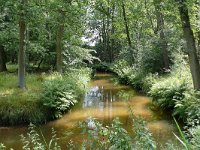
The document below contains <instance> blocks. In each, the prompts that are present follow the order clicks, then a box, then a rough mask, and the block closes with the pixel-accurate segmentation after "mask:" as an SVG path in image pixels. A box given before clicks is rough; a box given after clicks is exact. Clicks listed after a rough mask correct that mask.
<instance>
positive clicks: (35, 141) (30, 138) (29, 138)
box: [21, 124, 61, 150]
mask: <svg viewBox="0 0 200 150" xmlns="http://www.w3.org/2000/svg"><path fill="white" fill-rule="evenodd" d="M21 141H22V143H23V147H22V149H23V150H30V149H33V150H45V149H49V150H50V149H54V150H61V148H60V146H59V145H58V138H57V135H56V132H55V130H54V129H52V137H51V140H50V141H49V142H47V141H46V139H45V138H44V137H43V134H42V132H40V134H39V132H38V131H37V130H36V126H35V125H33V124H30V125H29V132H28V133H27V135H21Z"/></svg>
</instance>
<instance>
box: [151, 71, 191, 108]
mask: <svg viewBox="0 0 200 150" xmlns="http://www.w3.org/2000/svg"><path fill="white" fill-rule="evenodd" d="M186 90H188V82H187V81H186V80H185V78H181V77H180V75H179V74H177V75H169V76H167V77H163V78H160V79H159V80H158V81H157V82H156V83H155V84H153V86H152V87H151V89H150V91H149V94H150V95H151V96H152V97H153V101H154V102H155V103H156V104H157V105H158V106H160V107H162V108H163V109H174V106H175V102H176V101H180V100H182V99H183V98H184V94H183V93H184V92H185V91H186Z"/></svg>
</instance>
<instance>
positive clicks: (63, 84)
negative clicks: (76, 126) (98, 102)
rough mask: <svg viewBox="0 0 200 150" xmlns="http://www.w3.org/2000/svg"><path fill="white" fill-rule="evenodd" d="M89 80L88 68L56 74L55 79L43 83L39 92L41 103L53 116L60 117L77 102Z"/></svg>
mask: <svg viewBox="0 0 200 150" xmlns="http://www.w3.org/2000/svg"><path fill="white" fill-rule="evenodd" d="M89 80H90V70H89V69H85V70H84V69H79V70H71V71H70V72H68V73H65V75H64V76H60V75H57V77H56V78H55V79H53V80H49V81H46V82H45V83H44V84H43V92H42V94H41V99H42V102H43V105H44V106H46V107H47V109H49V110H50V112H51V113H52V114H51V116H52V117H53V118H60V117H61V116H62V114H63V113H64V112H66V111H67V110H69V109H70V108H71V106H73V105H75V104H76V103H77V102H78V98H79V97H80V96H81V95H82V94H84V92H85V89H86V85H87V83H88V81H89Z"/></svg>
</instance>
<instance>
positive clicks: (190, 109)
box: [111, 61, 200, 148]
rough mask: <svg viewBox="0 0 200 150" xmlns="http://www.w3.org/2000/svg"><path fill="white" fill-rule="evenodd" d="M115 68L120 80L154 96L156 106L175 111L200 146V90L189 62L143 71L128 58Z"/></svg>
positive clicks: (193, 140) (187, 134)
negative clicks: (160, 71) (194, 83)
mask: <svg viewBox="0 0 200 150" xmlns="http://www.w3.org/2000/svg"><path fill="white" fill-rule="evenodd" d="M111 69H112V70H113V72H115V73H116V74H117V75H118V77H119V81H120V82H122V83H125V84H129V85H132V86H133V87H134V88H135V89H136V90H140V91H142V92H143V93H146V94H147V95H149V96H151V97H152V99H153V103H154V105H155V106H157V107H160V108H162V109H163V110H167V111H171V112H172V115H174V116H176V117H177V118H178V119H181V120H183V121H184V122H185V126H186V128H187V130H186V137H187V138H188V139H190V142H191V144H192V145H191V147H193V146H194V147H195V148H197V147H198V141H197V139H198V138H199V137H200V128H199V127H200V121H199V120H200V109H199V108H200V92H199V91H195V90H193V86H192V77H191V74H190V70H189V67H188V66H187V65H182V66H174V68H172V69H171V70H170V71H169V72H168V73H165V74H161V75H159V74H151V73H145V72H141V71H140V70H137V69H136V68H134V67H132V66H130V65H128V64H127V63H126V61H118V62H115V63H114V64H113V65H112V66H111ZM198 148H199V147H198Z"/></svg>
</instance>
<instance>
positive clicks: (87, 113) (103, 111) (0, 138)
mask: <svg viewBox="0 0 200 150" xmlns="http://www.w3.org/2000/svg"><path fill="white" fill-rule="evenodd" d="M111 79H112V76H111V75H110V74H105V73H103V74H101V73H99V74H97V75H96V78H95V80H92V81H91V88H90V90H89V91H88V93H87V94H86V95H85V97H84V98H83V100H82V101H81V102H80V103H79V104H78V105H77V106H76V107H74V108H73V109H72V110H71V111H70V112H69V113H67V114H66V115H64V116H63V117H62V118H61V119H58V120H56V121H52V122H49V123H48V124H46V125H43V126H41V127H37V129H38V131H39V132H40V131H41V133H42V134H43V135H44V137H45V138H47V141H48V140H49V139H50V138H51V130H52V128H54V129H55V130H56V131H57V136H58V137H59V138H60V139H59V144H61V145H62V147H66V144H67V143H68V142H69V141H70V139H72V141H74V142H75V143H77V142H81V141H82V140H83V136H82V135H81V134H80V132H81V131H80V129H79V128H78V126H77V123H78V122H79V121H84V120H87V119H88V118H90V117H94V118H97V119H98V120H101V121H103V122H104V123H105V124H108V125H109V123H110V122H111V121H112V120H113V118H115V117H119V118H120V120H121V122H122V123H123V127H124V128H125V129H126V130H127V131H128V132H131V131H132V126H131V121H130V119H129V117H128V116H129V112H128V106H127V105H128V104H127V102H126V101H125V100H124V99H122V98H120V96H119V93H121V94H123V95H124V94H128V95H132V96H131V97H130V98H129V104H130V105H131V107H132V109H133V110H134V114H135V115H139V116H141V117H143V118H144V120H146V121H147V127H148V128H149V129H150V131H151V132H152V133H153V136H154V138H155V139H156V141H157V143H158V145H161V144H163V143H166V142H167V141H168V140H171V141H173V143H177V140H176V139H175V137H174V135H173V132H175V133H177V130H176V127H175V125H174V123H173V121H172V118H171V117H170V115H169V114H166V113H163V112H162V111H158V110H157V111H151V110H150V108H149V107H150V105H151V99H150V98H149V97H146V96H142V95H139V94H137V93H136V92H135V91H134V90H133V89H132V88H131V87H129V86H123V85H119V84H117V85H115V84H114V83H113V82H112V81H110V80H111ZM26 133H27V127H13V128H12V127H0V143H4V144H5V145H6V146H7V147H8V148H11V147H12V148H14V149H15V150H21V149H22V144H21V141H20V136H19V135H20V134H26ZM64 149H67V148H64Z"/></svg>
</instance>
